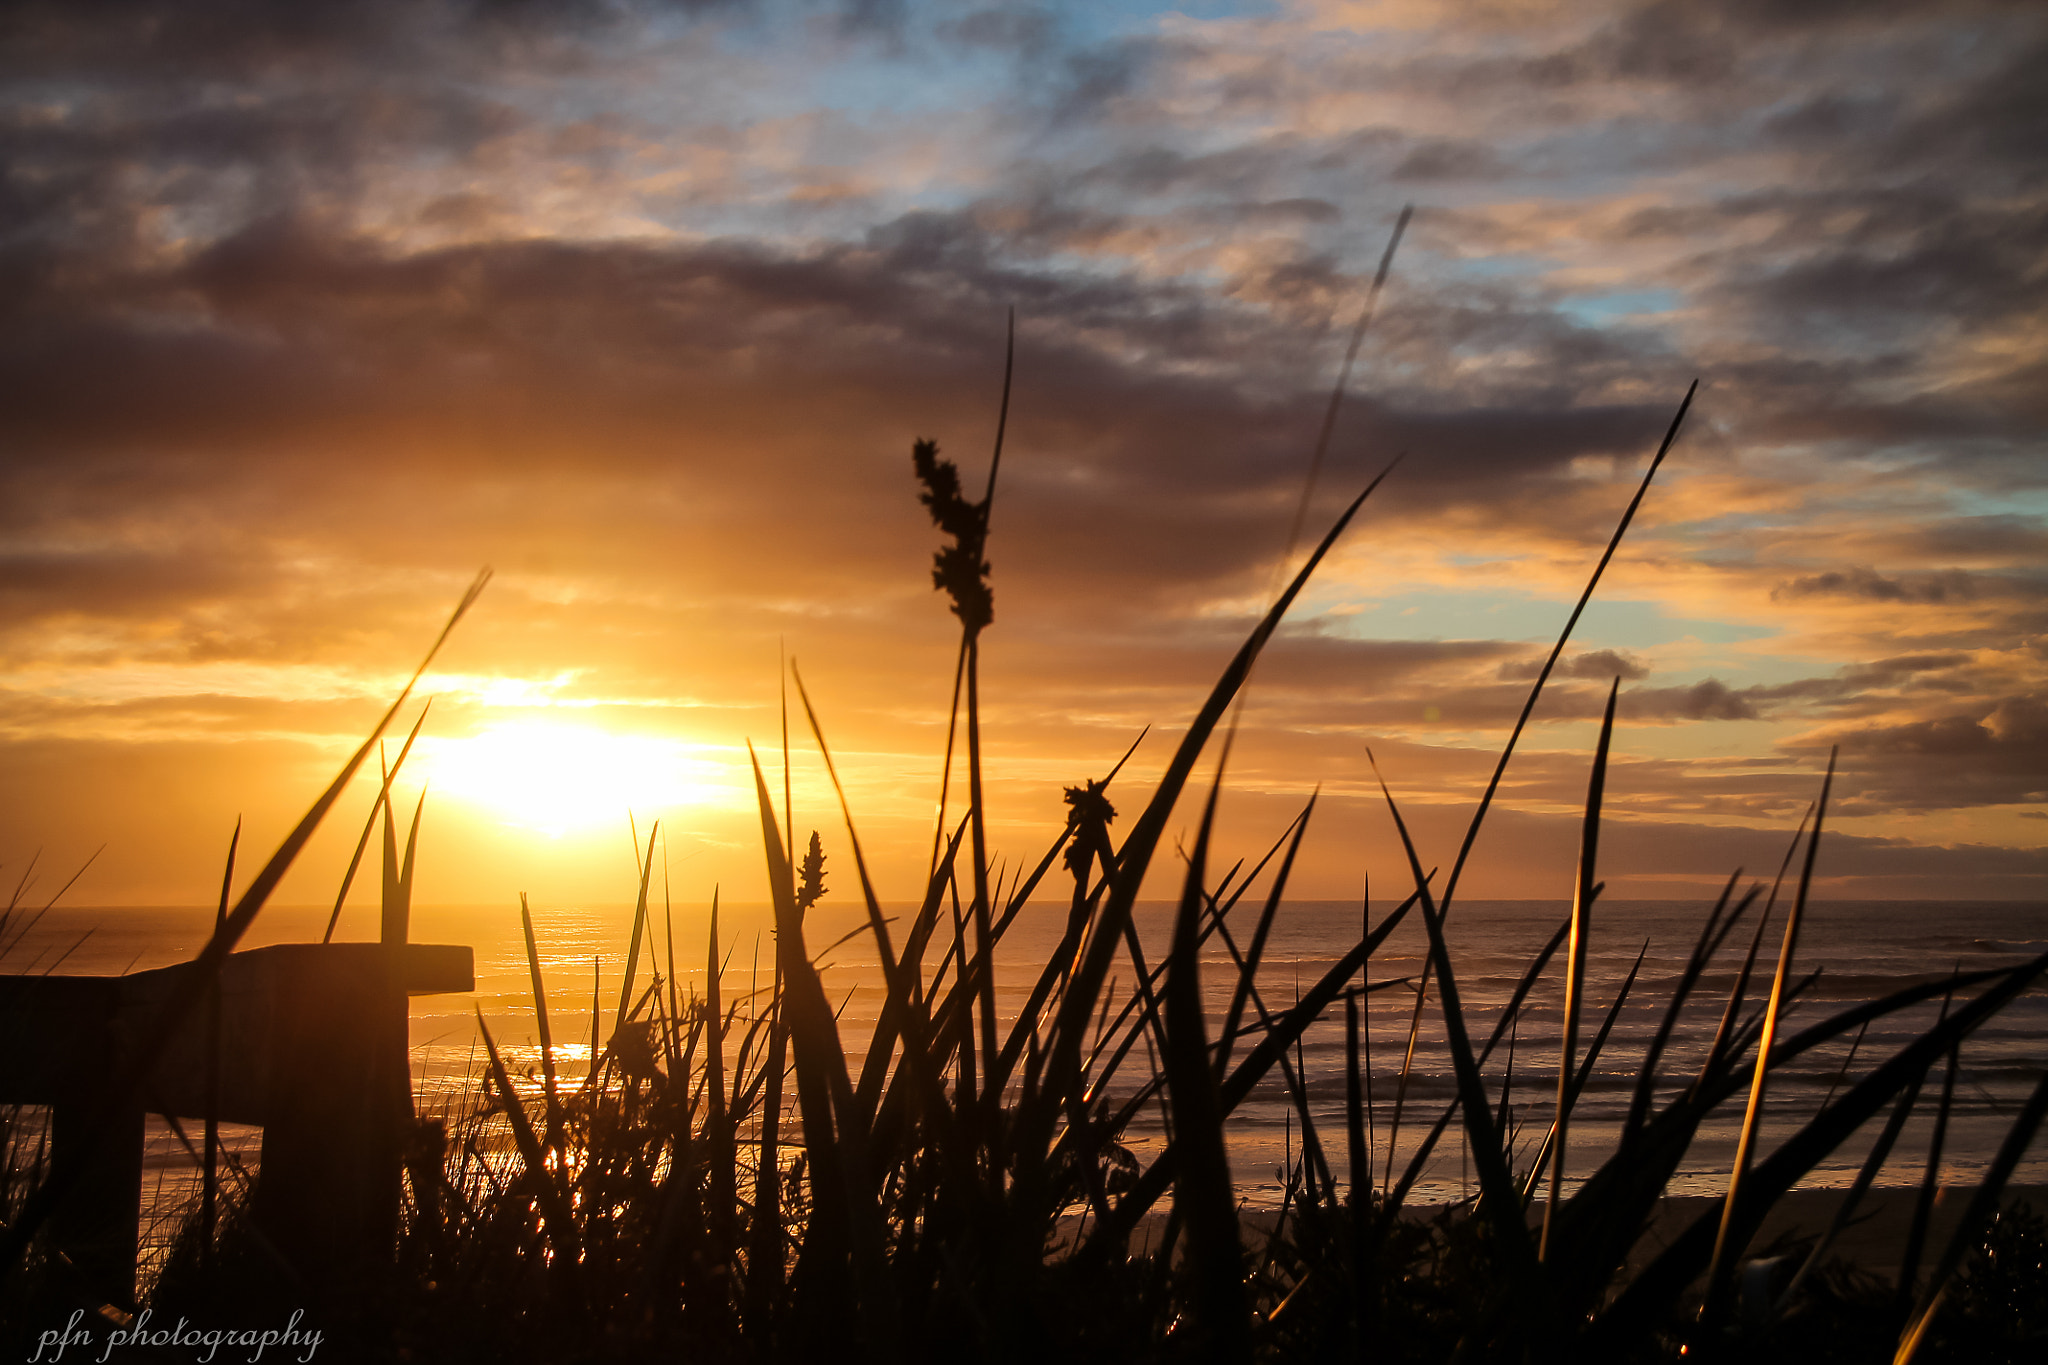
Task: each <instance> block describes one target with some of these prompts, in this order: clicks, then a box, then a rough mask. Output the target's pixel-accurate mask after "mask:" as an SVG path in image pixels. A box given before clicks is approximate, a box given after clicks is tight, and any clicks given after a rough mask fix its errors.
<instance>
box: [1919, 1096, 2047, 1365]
mask: <svg viewBox="0 0 2048 1365" xmlns="http://www.w3.org/2000/svg"><path fill="white" fill-rule="evenodd" d="M2044 1116H2048V1076H2043V1077H2042V1078H2041V1080H2040V1082H2039V1083H2038V1084H2037V1085H2035V1087H2034V1093H2033V1094H2031V1095H2029V1096H2028V1097H2027V1102H2026V1103H2025V1104H2024V1105H2022V1106H2021V1107H2020V1112H2019V1114H2018V1116H2017V1117H2016V1118H2014V1119H2013V1123H2012V1127H2011V1128H2009V1129H2007V1130H2006V1134H2005V1141H2004V1142H2002V1143H2000V1144H1999V1148H1998V1155H1997V1156H1996V1157H1994V1158H1993V1159H1992V1162H1991V1168H1990V1169H1989V1170H1988V1171H1986V1172H1985V1173H1984V1180H1983V1182H1982V1183H1981V1184H1979V1185H1978V1186H1977V1189H1976V1192H1975V1193H1973V1194H1972V1195H1971V1196H1970V1202H1969V1203H1968V1204H1967V1205H1965V1206H1964V1208H1963V1216H1962V1219H1961V1220H1960V1221H1959V1222H1958V1223H1957V1224H1956V1230H1955V1232H1954V1233H1953V1234H1952V1235H1951V1236H1950V1237H1949V1240H1948V1245H1947V1246H1946V1247H1944V1248H1943V1249H1942V1253H1941V1259H1940V1260H1939V1261H1937V1262H1936V1263H1935V1266H1934V1273H1933V1275H1932V1276H1931V1277H1929V1279H1928V1281H1927V1287H1926V1288H1925V1289H1923V1290H1921V1291H1920V1301H1919V1302H1918V1303H1917V1304H1915V1305H1914V1309H1913V1315H1912V1317H1911V1319H1910V1320H1909V1321H1908V1323H1907V1326H1906V1331H1905V1334H1904V1335H1903V1336H1902V1337H1901V1338H1900V1340H1899V1349H1898V1352H1897V1353H1896V1354H1895V1355H1894V1356H1893V1357H1892V1365H1911V1362H1912V1359H1913V1356H1914V1355H1915V1353H1917V1352H1918V1351H1919V1349H1920V1345H1921V1343H1922V1342H1923V1341H1924V1340H1925V1339H1926V1337H1927V1329H1928V1328H1929V1327H1931V1326H1933V1325H1934V1317H1935V1314H1937V1313H1939V1312H1940V1311H1941V1301H1942V1298H1943V1297H1944V1296H1945V1295H1946V1294H1947V1293H1948V1288H1949V1285H1950V1284H1951V1283H1952V1282H1953V1280H1954V1277H1955V1273H1956V1270H1957V1268H1958V1267H1960V1266H1961V1265H1962V1263H1963V1257H1964V1256H1965V1255H1967V1254H1968V1253H1969V1250H1970V1245H1971V1243H1972V1242H1973V1240H1974V1239H1975V1238H1976V1237H1977V1235H1978V1234H1979V1233H1980V1232H1981V1231H1982V1230H1983V1228H1984V1226H1985V1225H1986V1224H1987V1223H1988V1222H1989V1221H1990V1219H1991V1217H1992V1215H1993V1214H1995V1213H1996V1212H1997V1210H1998V1199H1999V1195H2000V1194H2001V1193H2003V1191H2004V1189H2005V1183H2006V1181H2008V1180H2010V1179H2011V1178H2012V1173H2013V1170H2014V1168H2015V1167H2017V1166H2018V1165H2019V1164H2020V1158H2022V1157H2023V1156H2025V1155H2026V1152H2027V1148H2028V1146H2029V1145H2031V1144H2032V1142H2033V1141H2034V1134H2035V1133H2037V1132H2039V1131H2040V1128H2041V1120H2042V1118H2043V1117H2044Z"/></svg>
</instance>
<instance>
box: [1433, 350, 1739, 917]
mask: <svg viewBox="0 0 2048 1365" xmlns="http://www.w3.org/2000/svg"><path fill="white" fill-rule="evenodd" d="M1699 389H1700V381H1699V380H1697V379H1695V380H1693V381H1692V383H1691V385H1689V386H1688V387H1687V388H1686V391H1685V397H1684V399H1683V400H1681V401H1680V402H1679V404H1678V411H1677V412H1676V413H1675V414H1673V415H1672V418H1671V425H1670V427H1669V428H1667V429H1666V430H1665V432H1664V439H1663V440H1662V441H1661V442H1659V443H1658V446H1657V453H1656V455H1654V456H1653V457H1651V460H1650V467H1649V468H1648V469H1646V470H1644V471H1643V481H1642V483H1641V484H1639V485H1638V486H1637V488H1636V494H1635V496H1634V497H1633V498H1631V499H1629V504H1628V508H1627V510H1625V511H1624V512H1622V514H1621V521H1620V522H1619V523H1618V524H1617V525H1616V526H1615V528H1614V534H1613V535H1612V536H1610V537H1608V540H1607V548H1606V549H1604V550H1602V551H1601V552H1600V560H1599V562H1598V563H1597V564H1595V565H1594V566H1593V574H1592V577H1590V578H1588V579H1587V580H1586V587H1585V591H1583V592H1581V593H1580V594H1579V600H1578V602H1577V603H1576V604H1575V605H1574V606H1573V607H1572V612H1571V615H1570V616H1568V617H1566V618H1565V623H1564V629H1563V630H1561V631H1559V632H1558V636H1557V643H1556V644H1555V645H1553V646H1551V649H1550V657H1548V658H1547V659H1545V660H1544V661H1543V667H1542V668H1541V669H1539V670H1537V673H1536V681H1535V682H1533V683H1531V684H1530V686H1529V696H1528V699H1527V700H1526V701H1524V702H1523V703H1522V712H1521V714H1520V715H1518V716H1516V717H1515V727H1514V729H1512V730H1510V731H1509V732H1508V742H1507V743H1506V744H1505V745H1503V746H1502V748H1501V751H1500V758H1499V760H1498V761H1496V762H1495V764H1494V767H1493V776H1492V777H1490V778H1488V779H1487V782H1486V791H1485V792H1484V793H1483V794H1482V795H1481V796H1480V798H1479V807H1478V809H1477V810H1475V811H1473V812H1472V820H1471V823H1470V824H1468V825H1467V826H1466V827H1465V838H1464V841H1463V842H1462V843H1460V844H1459V845H1458V857H1457V859H1456V861H1454V862H1453V863H1452V864H1451V875H1450V877H1449V878H1448V879H1447V880H1446V881H1445V882H1444V893H1443V896H1442V897H1441V900H1442V904H1443V908H1444V913H1445V914H1446V915H1448V914H1449V913H1450V907H1451V902H1452V901H1453V900H1454V899H1456V897H1457V894H1458V879H1459V878H1460V877H1461V876H1463V875H1464V871H1465V862H1466V860H1467V859H1468V858H1470V857H1471V855H1472V845H1473V844H1474V843H1476V842H1477V841H1478V839H1479V827H1480V825H1481V824H1482V823H1483V822H1484V821H1485V819H1486V812H1487V811H1488V810H1489V809H1490V808H1491V807H1492V805H1493V798H1494V795H1495V794H1496V793H1497V792H1498V791H1499V790H1500V783H1501V778H1502V777H1503V776H1505V775H1506V773H1507V770H1508V760H1509V759H1510V758H1512V757H1514V753H1515V745H1516V744H1517V743H1518V742H1520V740H1521V738H1522V731H1523V730H1524V729H1526V728H1527V727H1528V724H1529V716H1530V714H1531V713H1532V712H1534V711H1535V709H1536V700H1537V698H1539V697H1541V696H1542V695H1543V687H1544V684H1545V683H1548V682H1549V681H1550V673H1551V670H1552V669H1554V668H1556V667H1557V661H1558V658H1559V657H1560V656H1561V655H1563V653H1564V647H1565V644H1566V642H1567V641H1569V640H1570V639H1571V638H1572V631H1574V630H1575V629H1577V628H1578V624H1579V617H1580V616H1582V615H1583V614H1584V613H1585V610H1586V604H1587V603H1589V602H1591V601H1592V600H1593V591H1594V589H1596V588H1598V587H1599V586H1600V577H1601V575H1602V574H1604V573H1606V572H1607V565H1608V562H1609V561H1610V560H1612V559H1613V558H1614V552H1615V551H1616V550H1618V549H1619V548H1621V538H1622V537H1623V536H1625V535H1627V534H1628V528H1629V524H1630V523H1631V522H1633V521H1634V520H1635V516H1636V510H1637V509H1638V508H1640V507H1641V506H1642V505H1643V498H1644V496H1645V495H1646V494H1647V493H1649V491H1650V481H1651V480H1652V479H1654V478H1656V477H1657V471H1658V470H1659V469H1660V468H1662V467H1663V464H1664V457H1665V456H1666V455H1669V454H1670V453H1671V446H1672V443H1673V442H1675V441H1676V440H1677V439H1678V431H1679V428H1680V427H1682V426H1684V425H1685V414H1686V412H1687V411H1688V410H1690V409H1691V407H1692V400H1693V396H1694V395H1695V394H1697V393H1698V392H1699Z"/></svg>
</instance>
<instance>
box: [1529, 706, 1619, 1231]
mask: <svg viewBox="0 0 2048 1365" xmlns="http://www.w3.org/2000/svg"><path fill="white" fill-rule="evenodd" d="M1620 695H1621V679H1619V678H1616V679H1615V680H1614V682H1613V685H1612V686H1610V687H1609V688H1608V689H1607V710H1606V712H1605V714H1603V715H1602V716H1601V718H1600V739H1599V742H1598V743H1597V744H1595V745H1594V746H1593V775H1592V777H1591V778H1590V779H1588V781H1587V784H1586V815H1585V819H1584V821H1583V822H1582V823H1581V826H1580V833H1579V871H1578V876H1577V878H1576V879H1575V880H1574V882H1573V886H1572V932H1571V940H1570V942H1569V943H1568V944H1567V945H1566V947H1565V969H1564V1038H1563V1042H1562V1045H1561V1047H1560V1049H1559V1052H1558V1061H1557V1117H1556V1119H1554V1120H1553V1121H1552V1124H1551V1131H1552V1132H1553V1133H1555V1134H1556V1138H1557V1140H1556V1142H1555V1144H1554V1146H1555V1151H1554V1152H1553V1153H1552V1156H1551V1164H1550V1202H1549V1203H1548V1204H1547V1205H1546V1206H1545V1207H1544V1210H1543V1235H1542V1237H1541V1238H1540V1239H1539V1240H1538V1242H1537V1244H1536V1259H1537V1260H1539V1261H1540V1260H1545V1259H1547V1258H1548V1256H1549V1253H1550V1225H1551V1223H1552V1221H1553V1220H1554V1216H1555V1214H1556V1213H1557V1208H1558V1205H1559V1204H1560V1203H1561V1202H1562V1200H1563V1198H1564V1166H1565V1156H1566V1154H1567V1153H1568V1152H1569V1151H1570V1150H1571V1148H1570V1139H1571V1121H1572V1098H1573V1096H1572V1070H1573V1067H1574V1066H1575V1065H1576V1062H1575V1060H1574V1056H1575V1054H1576V1053H1577V1052H1578V1047H1579V1008H1580V1004H1581V998H1582V997H1583V996H1584V995H1585V993H1586V953H1587V952H1588V950H1589V947H1590V943H1589V940H1590V936H1591V933H1592V927H1593V926H1592V913H1593V895H1592V892H1593V883H1594V881H1595V880H1596V868H1597V866H1598V863H1599V855H1600V804H1601V800H1602V798H1603V797H1604V795H1605V794H1606V787H1607V749H1608V745H1609V744H1610V743H1611V742H1612V741H1613V739H1614V703H1615V699H1616V698H1617V697H1619V696H1620ZM1617 1007H1618V1006H1617Z"/></svg>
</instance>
